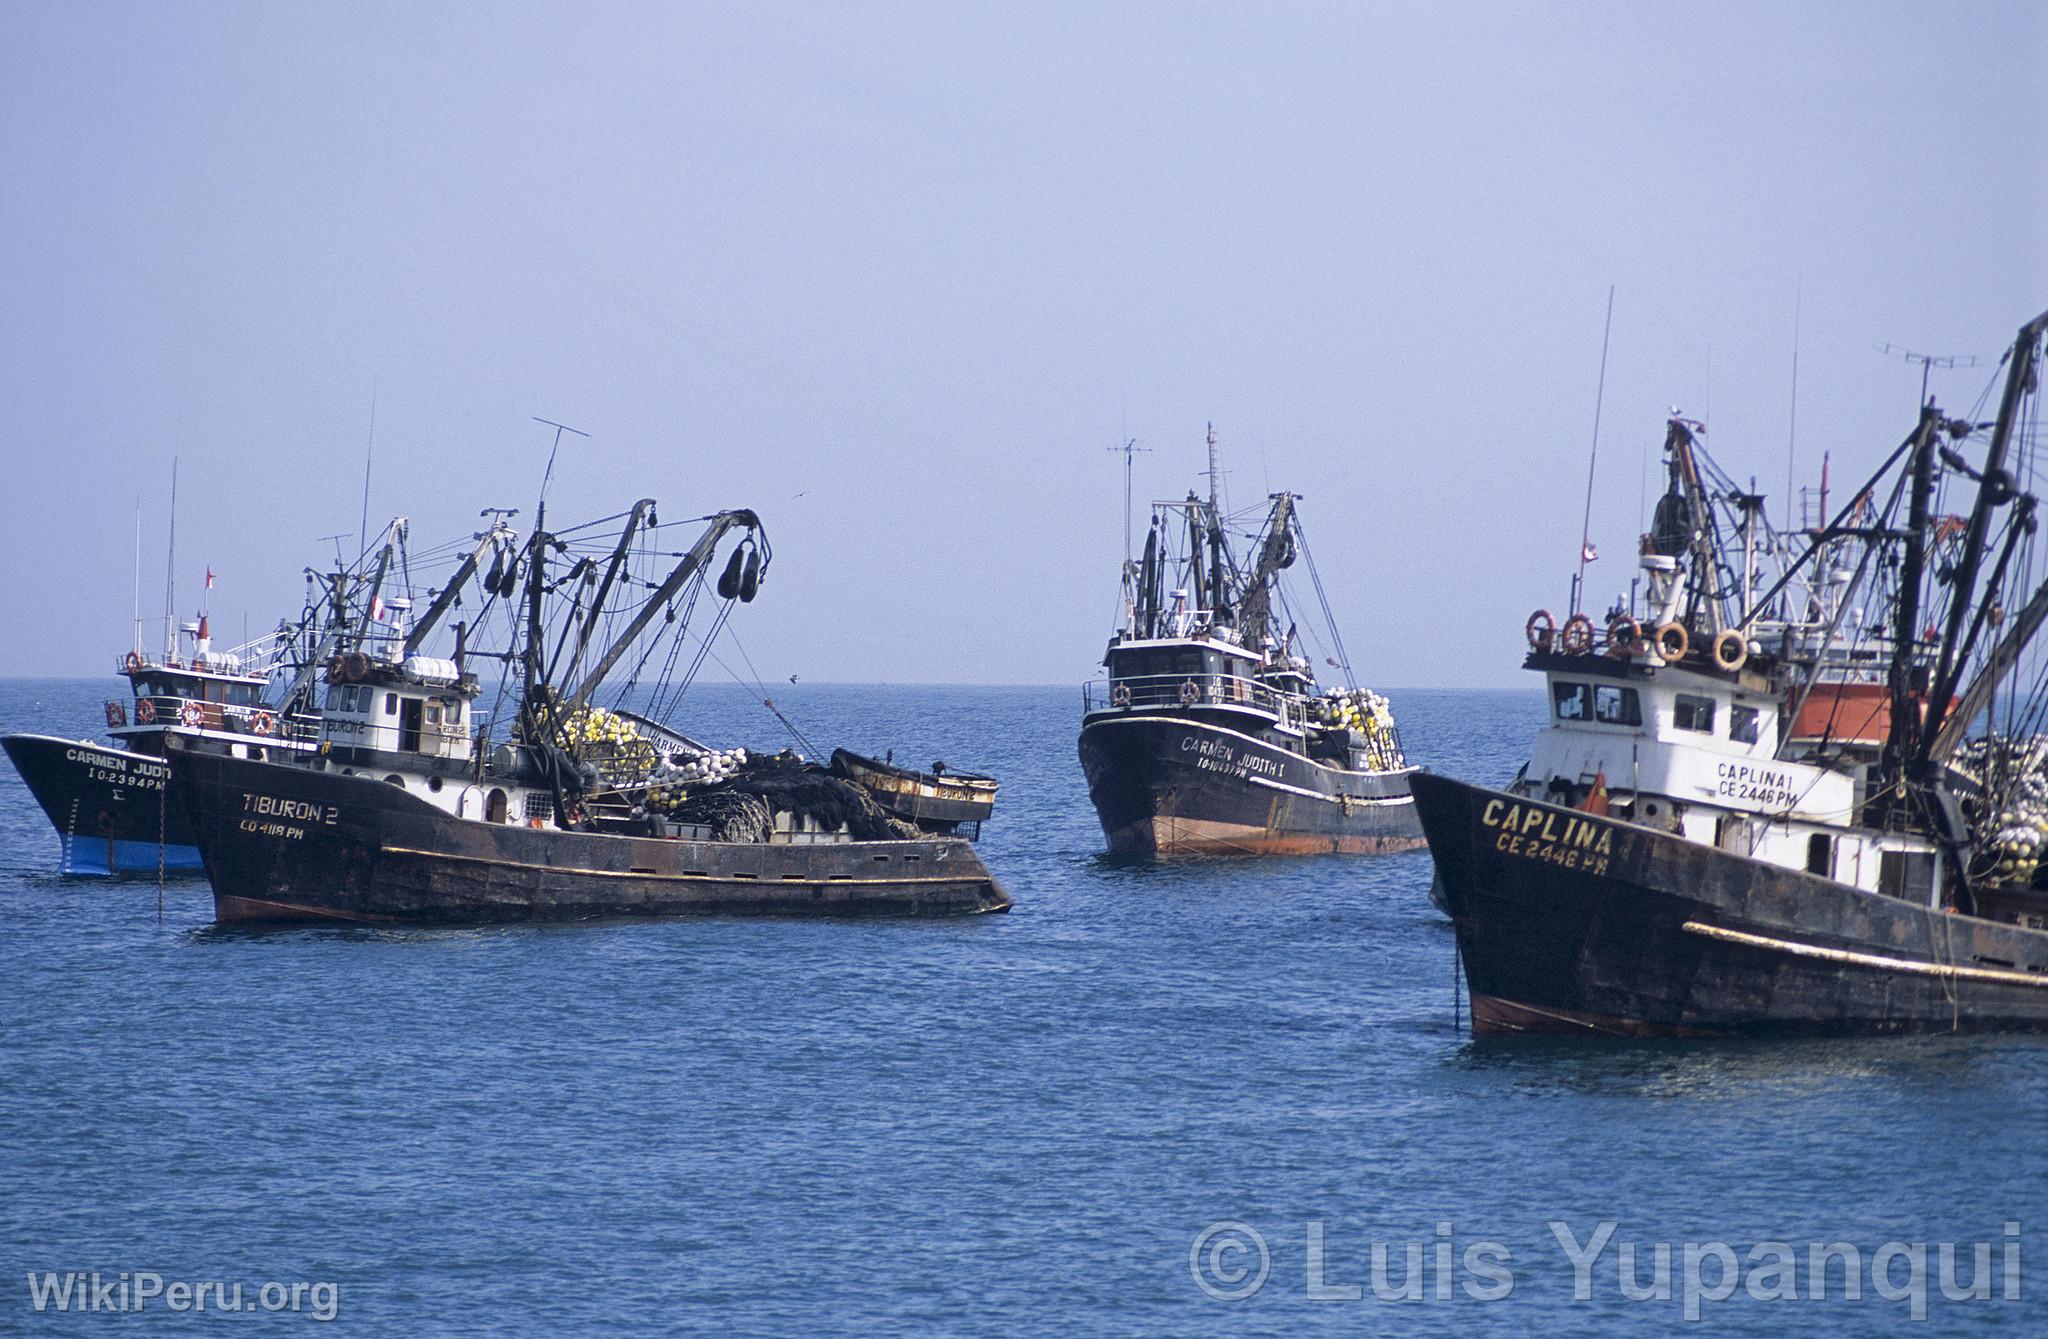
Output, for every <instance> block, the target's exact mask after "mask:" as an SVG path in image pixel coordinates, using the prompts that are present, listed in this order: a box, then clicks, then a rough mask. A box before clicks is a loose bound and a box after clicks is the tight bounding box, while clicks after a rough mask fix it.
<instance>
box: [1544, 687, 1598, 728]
mask: <svg viewBox="0 0 2048 1339" xmlns="http://www.w3.org/2000/svg"><path fill="white" fill-rule="evenodd" d="M1550 698H1551V701H1552V702H1553V703H1555V704H1556V706H1557V719H1559V720H1560V721H1583V720H1585V719H1586V718H1587V717H1588V716H1590V715H1592V714H1593V711H1592V699H1593V685H1591V684H1589V683H1554V684H1552V685H1550Z"/></svg>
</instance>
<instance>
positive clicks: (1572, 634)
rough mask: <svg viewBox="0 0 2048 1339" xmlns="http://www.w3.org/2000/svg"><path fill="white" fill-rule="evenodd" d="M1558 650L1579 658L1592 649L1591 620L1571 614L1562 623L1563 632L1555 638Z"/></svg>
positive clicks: (1582, 615)
mask: <svg viewBox="0 0 2048 1339" xmlns="http://www.w3.org/2000/svg"><path fill="white" fill-rule="evenodd" d="M1557 645H1558V649H1559V650H1561V651H1563V652H1564V653H1565V654H1566V655H1568V656H1580V655H1584V654H1585V653H1586V652H1588V651H1590V650H1592V649H1593V620H1592V619H1590V618H1587V617H1586V616H1585V615H1584V614H1573V615H1572V616H1571V617H1570V618H1568V619H1566V620H1565V621H1564V631H1563V632H1561V633H1559V634H1558V636H1557Z"/></svg>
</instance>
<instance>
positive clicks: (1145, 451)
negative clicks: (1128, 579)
mask: <svg viewBox="0 0 2048 1339" xmlns="http://www.w3.org/2000/svg"><path fill="white" fill-rule="evenodd" d="M1109 449H1110V450H1112V451H1119V452H1122V453H1123V458H1124V561H1125V562H1127V563H1128V562H1129V561H1130V560H1131V457H1132V456H1149V455H1151V454H1152V448H1151V447H1149V446H1139V445H1138V439H1137V438H1135V437H1126V438H1125V439H1124V444H1123V445H1122V446H1112V447H1110V448H1109Z"/></svg>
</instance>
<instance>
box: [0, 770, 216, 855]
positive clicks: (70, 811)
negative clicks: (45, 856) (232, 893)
mask: <svg viewBox="0 0 2048 1339" xmlns="http://www.w3.org/2000/svg"><path fill="white" fill-rule="evenodd" d="M0 745H4V747H5V748H6V750H7V756H8V758H9V759H10V760H11V761H12V762H13V763H14V769H15V770H16V771H17V772H19V773H21V779H22V781H23V782H25V783H26V784H27V785H28V789H29V793H30V794H31V795H33V796H35V798H36V803H37V804H38V805H40V806H41V807H42V810H43V812H44V813H45V814H46V815H48V816H49V819H50V823H51V825H52V826H54V827H55V828H56V829H57V837H58V839H59V841H61V842H62V844H63V845H62V850H61V855H60V863H59V866H58V868H59V870H60V871H61V872H62V873H65V874H85V875H105V874H133V873H155V872H156V871H157V870H158V869H160V868H161V869H166V870H196V869H198V868H199V867H200V862H199V850H198V848H197V847H196V846H195V845H193V842H192V835H191V829H190V827H189V826H188V825H187V823H186V819H185V811H184V809H183V808H182V807H181V806H180V805H179V804H178V803H177V802H176V800H175V798H174V797H170V796H167V795H166V793H165V786H166V785H167V784H168V783H169V780H170V768H169V767H168V766H167V765H166V764H165V762H164V760H163V759H162V758H160V757H156V756H154V755H152V754H147V753H138V752H135V751H134V750H131V749H120V748H111V747H108V746H107V745H104V744H93V743H89V742H86V741H83V740H77V739H59V738H56V737H55V736H52V735H8V736H7V737H6V739H5V740H0Z"/></svg>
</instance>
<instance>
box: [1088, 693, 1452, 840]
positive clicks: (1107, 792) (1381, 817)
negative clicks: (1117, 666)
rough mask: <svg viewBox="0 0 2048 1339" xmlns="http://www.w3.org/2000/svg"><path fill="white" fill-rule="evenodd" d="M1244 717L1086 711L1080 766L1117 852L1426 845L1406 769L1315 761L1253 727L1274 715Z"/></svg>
mask: <svg viewBox="0 0 2048 1339" xmlns="http://www.w3.org/2000/svg"><path fill="white" fill-rule="evenodd" d="M1245 714H1249V713H1238V712H1235V711H1230V710H1222V711H1218V710H1213V709H1204V708H1203V707H1201V706H1200V705H1199V704H1196V705H1191V706H1185V707H1183V706H1181V705H1179V704H1178V703H1177V702H1176V703H1173V704H1171V705H1166V706H1160V707H1155V708H1153V709H1151V710H1149V711H1137V710H1121V709H1117V708H1112V709H1111V710H1110V711H1108V712H1104V713H1100V714H1098V715H1093V716H1091V719H1090V720H1089V721H1088V723H1087V724H1086V725H1085V726H1084V727H1083V730H1082V734H1081V746H1080V747H1081V769H1082V771H1083V772H1084V773H1085V774H1086V776H1087V778H1088V797H1089V799H1090V800H1092V801H1093V802H1094V804H1095V812H1096V815H1097V816H1098V817H1099V818H1100V819H1101V821H1102V831H1103V835H1104V836H1105V838H1106V839H1107V841H1108V845H1109V849H1110V850H1111V851H1112V852H1114V853H1117V854H1123V855H1187V854H1201V855H1227V854H1233V853H1236V854H1245V855H1316V854H1326V853H1330V852H1351V853H1356V854H1369V853H1375V852H1386V851H1406V850H1412V849H1413V848H1414V847H1416V846H1417V845H1419V844H1420V841H1421V837H1420V832H1419V829H1418V828H1417V826H1416V818H1415V806H1414V802H1413V799H1412V797H1411V796H1410V795H1409V792H1408V783H1409V780H1410V774H1409V773H1408V772H1406V771H1390V772H1372V771H1349V770H1346V769H1344V768H1340V767H1334V766H1330V765H1327V764H1324V763H1320V762H1317V761H1315V760H1313V759H1311V758H1308V757H1305V756H1303V755H1302V754H1301V753H1299V752H1297V751H1295V750H1294V749H1293V748H1290V747H1288V746H1287V743H1285V742H1278V741H1276V740H1275V739H1272V738H1269V737H1263V732H1261V731H1260V730H1259V729H1258V724H1266V725H1268V727H1269V728H1270V726H1271V723H1270V722H1266V721H1260V722H1259V723H1258V724H1252V723H1250V722H1247V721H1246V720H1244V719H1243V716H1244V715H1245ZM1218 717H1221V718H1222V719H1221V720H1219V719H1218ZM1248 726H1249V728H1247V727H1248Z"/></svg>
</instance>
